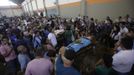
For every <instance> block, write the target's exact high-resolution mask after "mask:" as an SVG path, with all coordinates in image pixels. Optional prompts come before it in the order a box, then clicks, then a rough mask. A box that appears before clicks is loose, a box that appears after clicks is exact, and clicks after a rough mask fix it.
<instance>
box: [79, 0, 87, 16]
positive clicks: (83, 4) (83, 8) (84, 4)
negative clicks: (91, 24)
mask: <svg viewBox="0 0 134 75" xmlns="http://www.w3.org/2000/svg"><path fill="white" fill-rule="evenodd" d="M87 9H88V8H87V0H81V15H82V16H87V15H88V14H87Z"/></svg>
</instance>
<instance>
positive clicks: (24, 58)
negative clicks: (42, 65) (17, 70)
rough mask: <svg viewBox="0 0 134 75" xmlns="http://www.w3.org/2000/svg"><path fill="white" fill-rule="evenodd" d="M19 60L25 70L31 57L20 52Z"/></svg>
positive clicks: (22, 69)
mask: <svg viewBox="0 0 134 75" xmlns="http://www.w3.org/2000/svg"><path fill="white" fill-rule="evenodd" d="M18 61H19V63H20V66H21V71H24V69H26V67H27V64H28V62H29V61H30V58H29V57H28V55H27V54H21V53H20V54H19V55H18Z"/></svg>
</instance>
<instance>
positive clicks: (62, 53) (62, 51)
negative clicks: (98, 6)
mask: <svg viewBox="0 0 134 75" xmlns="http://www.w3.org/2000/svg"><path fill="white" fill-rule="evenodd" d="M64 53H65V47H64V46H63V47H61V48H60V50H59V54H61V56H64Z"/></svg>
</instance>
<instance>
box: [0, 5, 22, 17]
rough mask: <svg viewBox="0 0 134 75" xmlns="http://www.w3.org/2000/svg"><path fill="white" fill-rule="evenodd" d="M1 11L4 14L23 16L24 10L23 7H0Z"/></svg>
mask: <svg viewBox="0 0 134 75" xmlns="http://www.w3.org/2000/svg"><path fill="white" fill-rule="evenodd" d="M0 13H1V15H2V16H7V17H13V16H21V15H22V14H23V11H22V9H21V8H10V7H9V8H5V9H3V8H0Z"/></svg>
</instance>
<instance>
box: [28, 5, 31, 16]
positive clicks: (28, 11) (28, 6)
mask: <svg viewBox="0 0 134 75" xmlns="http://www.w3.org/2000/svg"><path fill="white" fill-rule="evenodd" d="M27 8H28V12H29V15H30V16H31V12H30V7H29V3H28V2H27Z"/></svg>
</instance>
